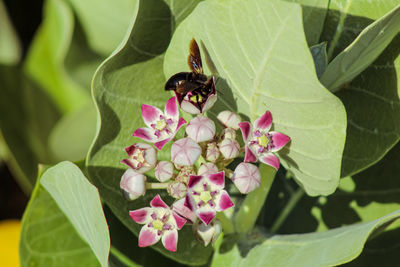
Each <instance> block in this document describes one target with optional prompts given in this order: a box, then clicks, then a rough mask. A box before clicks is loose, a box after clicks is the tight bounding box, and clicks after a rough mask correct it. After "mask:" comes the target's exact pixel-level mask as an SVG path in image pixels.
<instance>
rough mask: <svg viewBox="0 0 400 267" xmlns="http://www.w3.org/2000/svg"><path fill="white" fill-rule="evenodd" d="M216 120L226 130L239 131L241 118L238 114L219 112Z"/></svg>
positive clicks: (225, 111) (227, 111)
mask: <svg viewBox="0 0 400 267" xmlns="http://www.w3.org/2000/svg"><path fill="white" fill-rule="evenodd" d="M217 119H218V120H219V121H220V122H221V123H222V124H223V125H224V126H225V127H227V128H232V129H234V130H238V129H239V122H241V120H242V119H241V118H240V116H239V115H238V114H236V113H234V112H232V111H229V110H224V111H221V112H220V113H219V114H218V116H217Z"/></svg>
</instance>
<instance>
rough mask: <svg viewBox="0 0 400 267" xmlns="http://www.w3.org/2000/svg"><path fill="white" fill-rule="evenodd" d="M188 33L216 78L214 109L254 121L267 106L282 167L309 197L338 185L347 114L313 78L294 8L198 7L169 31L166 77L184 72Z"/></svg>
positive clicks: (265, 4)
mask: <svg viewBox="0 0 400 267" xmlns="http://www.w3.org/2000/svg"><path fill="white" fill-rule="evenodd" d="M205 17H207V19H206V20H204V19H203V18H205ZM199 21H202V23H198V22H199ZM193 37H195V38H196V40H197V41H198V42H199V44H200V46H201V47H202V49H203V50H202V51H203V60H204V61H205V65H206V66H205V68H206V72H207V73H208V74H210V73H212V74H213V75H217V76H218V77H219V79H218V82H217V85H216V86H217V89H218V90H219V91H220V99H221V101H220V102H219V103H217V105H216V108H215V109H214V111H215V110H216V109H222V108H225V109H231V110H234V111H238V112H240V113H242V114H245V115H246V116H249V117H251V119H252V120H254V119H255V118H257V116H259V115H261V114H262V113H264V112H265V111H266V110H267V109H268V110H271V112H272V115H273V117H274V129H275V130H277V131H280V132H283V133H285V134H287V135H289V136H290V137H291V140H292V141H291V143H290V145H289V146H287V147H286V148H285V149H284V150H283V151H282V152H281V153H280V159H281V160H282V163H283V165H284V166H285V167H286V168H288V169H289V170H290V171H292V172H293V173H294V174H295V178H296V179H297V181H298V182H299V184H301V185H302V186H303V187H304V188H305V190H306V191H307V193H308V194H310V195H319V194H323V195H325V194H330V193H332V192H333V191H334V190H335V189H336V187H337V185H338V182H339V176H340V166H341V155H342V152H343V150H342V149H343V146H344V141H345V128H346V114H345V110H344V107H343V105H342V103H341V102H340V100H339V99H337V98H336V97H335V96H334V95H332V94H331V93H330V92H328V91H327V90H326V89H325V88H324V87H322V86H321V84H320V83H319V81H318V79H317V76H316V74H315V69H314V64H313V61H312V57H311V54H310V52H309V49H308V46H307V43H306V41H305V37H304V33H303V29H302V27H301V9H300V6H299V5H297V4H293V3H286V2H279V1H245V2H244V1H232V2H221V1H209V2H204V3H201V4H199V6H198V7H197V8H196V9H195V11H194V12H192V14H191V15H190V16H189V17H188V18H187V19H186V20H185V21H184V22H183V23H182V24H181V25H180V26H179V27H178V29H177V31H176V32H175V34H174V36H173V39H172V42H171V45H170V47H169V48H168V51H167V54H166V56H165V62H164V71H165V74H166V76H167V77H168V76H171V75H172V74H174V73H177V72H180V71H185V70H188V66H187V63H186V57H187V54H188V44H189V41H190V39H191V38H193ZM210 69H211V70H212V71H210ZM232 94H233V96H232ZM227 102H228V103H227ZM317 114H318V115H317Z"/></svg>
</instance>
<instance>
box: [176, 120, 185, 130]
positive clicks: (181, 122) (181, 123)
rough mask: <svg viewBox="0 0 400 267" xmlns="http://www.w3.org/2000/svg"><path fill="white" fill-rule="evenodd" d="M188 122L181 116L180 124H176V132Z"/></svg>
mask: <svg viewBox="0 0 400 267" xmlns="http://www.w3.org/2000/svg"><path fill="white" fill-rule="evenodd" d="M185 123H186V121H185V119H184V118H179V121H178V125H177V126H176V130H175V133H176V132H177V131H178V130H179V129H180V128H181V127H182V126H183V125H184V124H185Z"/></svg>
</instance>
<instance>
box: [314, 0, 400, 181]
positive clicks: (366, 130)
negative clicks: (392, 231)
mask: <svg viewBox="0 0 400 267" xmlns="http://www.w3.org/2000/svg"><path fill="white" fill-rule="evenodd" d="M398 4H400V1H398V0H388V1H385V5H382V4H381V3H380V2H379V1H372V2H365V1H344V0H337V1H332V2H331V5H330V10H329V12H328V16H327V21H326V23H325V28H324V32H323V34H322V37H321V40H326V41H328V57H330V58H332V56H334V55H336V54H338V53H339V52H340V51H342V50H344V49H345V48H346V47H347V46H348V45H350V43H351V42H352V41H353V40H354V39H355V38H356V37H357V35H358V34H359V33H360V32H361V31H362V30H363V29H364V28H365V27H367V26H368V25H369V24H371V23H372V22H373V19H378V18H380V17H382V16H384V15H385V13H387V12H389V11H390V10H391V9H393V8H394V7H396V6H397V5H398ZM399 47H400V37H399V36H397V37H396V38H395V39H394V40H393V41H392V42H391V43H390V45H389V46H388V47H387V48H386V49H385V50H384V52H383V53H382V54H381V56H380V57H379V58H378V59H377V60H375V62H374V63H373V64H372V65H370V66H369V67H368V68H367V69H366V70H364V72H362V73H361V74H360V75H359V76H357V77H356V78H355V79H354V80H353V81H352V82H350V83H349V84H347V85H346V86H345V87H344V88H343V89H342V90H340V91H339V92H338V93H337V95H338V97H339V98H340V99H341V100H342V101H343V103H344V105H345V107H346V111H347V116H348V118H347V120H348V128H347V138H346V145H345V149H344V152H343V163H342V176H348V175H352V174H354V173H356V172H359V171H361V170H363V169H365V168H366V167H368V166H370V165H372V164H374V163H375V162H376V161H378V160H380V159H381V158H382V157H383V156H384V155H385V154H386V153H387V151H389V149H390V148H391V147H392V146H393V145H394V144H396V143H397V141H398V140H399V136H400V110H399V108H400V102H399V88H398V83H399V80H400V79H399V78H400V57H399V51H400V50H399Z"/></svg>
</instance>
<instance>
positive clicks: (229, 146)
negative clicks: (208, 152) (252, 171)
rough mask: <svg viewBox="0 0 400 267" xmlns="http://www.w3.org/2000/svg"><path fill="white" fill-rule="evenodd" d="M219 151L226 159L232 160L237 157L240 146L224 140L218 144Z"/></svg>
mask: <svg viewBox="0 0 400 267" xmlns="http://www.w3.org/2000/svg"><path fill="white" fill-rule="evenodd" d="M219 151H221V154H222V155H223V156H224V158H226V159H233V158H236V157H237V156H239V152H240V146H239V143H238V142H237V141H236V140H233V139H224V140H222V142H221V143H219Z"/></svg>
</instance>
